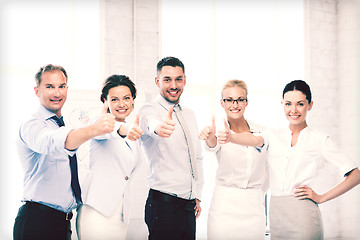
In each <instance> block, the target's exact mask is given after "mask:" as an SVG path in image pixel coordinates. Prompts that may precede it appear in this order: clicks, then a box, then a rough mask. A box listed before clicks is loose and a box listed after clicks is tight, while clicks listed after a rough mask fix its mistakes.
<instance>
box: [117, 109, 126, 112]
mask: <svg viewBox="0 0 360 240" xmlns="http://www.w3.org/2000/svg"><path fill="white" fill-rule="evenodd" d="M116 111H117V112H118V113H125V112H126V111H127V109H118V110H116Z"/></svg>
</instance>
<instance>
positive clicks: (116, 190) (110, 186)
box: [82, 130, 142, 223]
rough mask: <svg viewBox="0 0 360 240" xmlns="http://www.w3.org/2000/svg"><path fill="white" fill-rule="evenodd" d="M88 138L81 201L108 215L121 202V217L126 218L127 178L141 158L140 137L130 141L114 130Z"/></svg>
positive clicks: (129, 177) (126, 219) (127, 216)
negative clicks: (87, 168) (86, 169)
mask: <svg viewBox="0 0 360 240" xmlns="http://www.w3.org/2000/svg"><path fill="white" fill-rule="evenodd" d="M116 131H117V130H114V132H112V133H110V134H106V135H104V136H101V137H98V138H95V139H92V140H91V141H90V161H89V172H88V174H87V176H86V178H85V180H84V182H83V184H82V199H83V203H84V204H87V205H90V206H91V207H93V208H95V209H96V210H97V211H99V212H100V213H101V214H103V215H105V216H107V217H110V216H112V215H113V214H114V213H115V212H116V211H117V210H118V208H119V207H120V206H119V204H120V203H121V202H122V203H123V206H122V209H123V221H124V222H126V223H127V222H128V220H129V210H130V209H129V208H130V180H131V179H132V176H133V174H134V171H135V169H136V168H137V167H138V166H139V164H140V163H141V162H142V160H141V159H142V153H141V147H140V143H139V141H135V142H133V141H130V140H128V139H126V138H122V137H120V136H119V134H117V132H116Z"/></svg>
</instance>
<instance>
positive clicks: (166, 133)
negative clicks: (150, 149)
mask: <svg viewBox="0 0 360 240" xmlns="http://www.w3.org/2000/svg"><path fill="white" fill-rule="evenodd" d="M173 111H174V107H169V111H168V114H167V116H166V118H165V119H164V121H163V122H162V123H160V124H159V126H158V127H157V128H156V129H155V132H156V134H157V135H159V136H160V137H163V138H168V137H170V136H171V134H173V132H174V130H175V124H176V122H175V121H174V120H173V119H172V114H173Z"/></svg>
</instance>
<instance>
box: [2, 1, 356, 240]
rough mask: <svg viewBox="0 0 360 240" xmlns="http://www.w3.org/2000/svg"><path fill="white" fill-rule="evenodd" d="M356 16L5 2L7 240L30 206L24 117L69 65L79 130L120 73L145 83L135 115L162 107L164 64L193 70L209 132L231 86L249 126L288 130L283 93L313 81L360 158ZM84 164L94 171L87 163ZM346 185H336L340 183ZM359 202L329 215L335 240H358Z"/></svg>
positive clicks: (321, 105)
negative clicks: (52, 75)
mask: <svg viewBox="0 0 360 240" xmlns="http://www.w3.org/2000/svg"><path fill="white" fill-rule="evenodd" d="M40 3H41V4H40ZM223 4H224V5H223ZM299 4H300V5H299ZM358 7H359V0H341V1H340V0H339V1H336V0H311V1H310V0H304V7H303V6H302V1H283V0H271V1H252V2H251V1H245V0H243V1H237V2H235V1H230V0H229V1H228V2H227V1H215V0H213V1H211V0H208V1H206V0H202V1H182V2H181V3H180V4H178V5H177V4H176V1H171V0H164V1H163V3H162V4H161V1H158V0H151V1H148V0H119V1H112V0H104V1H100V3H99V2H98V1H88V2H84V1H80V0H72V1H64V2H51V1H50V2H42V1H39V2H36V1H35V2H26V1H20V0H15V1H3V2H1V3H0V15H1V21H0V24H1V27H0V31H1V36H2V40H1V43H0V49H1V51H0V52H1V54H2V56H1V58H0V76H1V109H2V113H3V115H2V116H3V117H2V118H1V120H0V124H1V128H2V129H1V131H2V133H3V137H2V141H1V159H2V161H1V165H0V166H1V169H2V170H1V173H2V174H1V190H2V191H3V192H4V195H2V196H3V197H2V198H1V199H0V205H1V210H2V213H3V214H2V219H1V225H0V228H1V229H0V238H1V239H11V236H12V226H13V221H14V219H15V216H16V213H17V208H18V207H19V205H20V204H21V203H20V199H21V195H22V190H21V188H22V171H21V170H20V169H21V166H20V162H19V160H18V159H17V155H16V154H15V151H16V150H15V147H14V144H13V143H14V140H15V136H16V132H17V129H18V126H19V125H20V123H21V121H22V119H23V116H24V115H28V114H29V113H30V112H32V111H33V109H34V108H35V107H36V106H37V104H38V100H37V98H36V97H35V95H34V93H33V90H32V88H33V86H34V80H33V76H34V74H35V72H36V70H37V69H38V68H39V67H40V66H41V65H44V64H47V63H54V64H60V65H63V66H64V67H65V68H66V69H67V71H68V73H69V87H70V90H69V100H68V102H67V104H66V107H65V108H64V111H65V112H66V113H68V116H67V118H68V120H69V121H72V122H73V124H75V125H76V124H81V123H79V122H78V121H77V120H76V116H77V115H78V114H80V112H81V111H83V110H84V111H85V112H87V113H88V114H89V115H91V114H92V113H93V111H94V110H96V108H97V107H98V106H99V105H97V104H99V101H98V94H99V90H100V85H101V83H102V81H103V80H104V79H105V77H107V76H108V75H110V74H113V73H121V74H127V75H129V76H130V77H131V78H132V79H134V80H135V82H136V85H137V87H138V89H139V97H138V99H137V101H136V108H138V107H139V106H140V105H141V103H142V102H144V101H148V100H151V99H153V97H154V96H155V95H156V93H157V89H156V87H155V85H154V76H155V65H156V62H157V61H158V60H159V59H160V58H162V57H164V56H166V55H175V56H177V57H179V58H180V59H181V60H183V61H184V63H185V66H186V71H187V76H188V85H187V86H186V89H185V93H184V96H183V101H184V103H186V104H189V105H193V107H194V108H195V110H196V111H197V113H198V120H199V125H200V127H201V126H203V125H204V124H206V123H207V119H209V118H210V116H211V114H214V113H217V114H219V115H218V116H219V117H220V118H221V117H222V115H221V114H220V113H221V109H219V107H218V100H219V99H218V98H219V95H218V93H219V91H220V88H221V85H222V83H223V82H224V81H226V80H228V79H229V78H240V79H243V80H245V81H246V82H247V83H248V84H249V91H250V94H249V97H250V103H249V108H248V111H247V117H248V118H250V119H253V120H255V121H257V120H258V121H257V122H260V123H262V124H264V125H267V124H269V125H277V124H280V123H282V118H281V117H278V116H282V112H281V107H280V104H279V103H280V100H281V99H280V98H281V96H280V92H281V90H282V87H283V85H284V84H285V83H286V82H288V81H290V80H293V79H299V78H304V79H305V80H307V81H308V82H309V83H310V85H311V87H312V90H313V92H314V100H315V106H314V109H313V110H312V112H311V113H310V115H309V117H310V119H309V120H310V123H311V124H313V125H314V126H315V127H317V128H320V129H322V130H325V131H327V132H330V134H331V135H333V136H334V137H335V139H336V140H338V142H339V144H340V145H341V147H342V148H343V149H344V150H345V151H347V152H348V153H349V155H350V157H352V158H354V159H359V156H360V152H359V151H360V150H356V149H358V147H357V146H358V145H359V137H358V136H359V134H360V131H359V128H358V127H356V124H355V123H356V122H358V120H359V110H360V109H359V107H358V104H357V103H358V102H359V100H360V99H359V95H358V93H357V91H358V90H359V84H360V83H359V81H358V78H359V76H360V74H359V67H358V63H359V61H358V59H359V55H360V49H359V46H360V41H359V35H358V33H359V24H360V21H359V13H360V11H359V8H358ZM303 8H304V14H303V13H302V9H303ZM169 9H172V11H170V10H169ZM227 13H228V14H227ZM262 17H263V18H262ZM194 19H196V21H194ZM290 20H291V21H290ZM237 21H238V22H237ZM290 22H292V23H291V24H290ZM302 22H304V23H305V24H304V25H303V24H302ZM166 23H170V24H168V25H166ZM185 23H186V24H185ZM289 24H290V25H289ZM54 26H56V27H54ZM302 34H305V41H304V42H303V41H302V39H304V38H303V37H301V36H302ZM224 42H225V43H224ZM294 45H295V47H294ZM160 46H161V47H160ZM227 47H230V48H227ZM89 103H90V104H89ZM194 103H195V104H194ZM90 105H91V106H90ZM259 109H260V110H261V116H260V117H259V115H258V113H259ZM74 110H76V111H77V112H73V111H74ZM264 115H266V116H268V117H267V120H268V121H264V119H265V118H263V116H264ZM73 116H75V120H72V119H73V118H72V117H73ZM324 119H325V120H324ZM83 150H85V149H83ZM83 153H84V155H86V151H85V152H83ZM204 157H205V158H206V159H205V160H208V162H207V164H208V165H206V167H205V169H206V171H207V172H206V173H205V175H206V177H207V179H206V182H205V184H206V188H205V189H204V191H205V192H204V193H205V194H204V200H203V202H202V204H203V208H204V211H203V213H202V216H201V217H200V219H199V221H198V236H199V238H205V237H206V218H207V213H206V211H207V210H206V209H207V207H208V206H209V203H210V199H211V193H212V184H213V181H214V172H215V169H216V161H215V159H214V157H213V156H212V155H210V154H207V153H205V152H204ZM84 159H85V158H84ZM85 161H86V160H85ZM81 164H83V165H81V166H85V167H86V162H82V163H81ZM142 170H143V171H142V172H140V173H139V175H138V176H137V177H138V181H137V183H138V184H137V185H136V184H135V186H134V189H135V190H136V191H135V193H136V194H135V195H134V199H135V202H136V203H135V204H134V206H135V211H134V215H133V220H134V219H135V220H136V219H137V220H139V221H140V222H141V219H142V217H143V207H144V198H145V197H146V186H145V184H146V183H145V178H146V165H145V166H143V169H142ZM325 170H326V171H332V170H331V169H325ZM325 170H324V171H325ZM82 173H85V172H82ZM334 176H335V175H334ZM340 179H341V178H340V177H334V179H333V182H336V181H337V180H340ZM10 182H11V184H10ZM324 183H326V184H328V185H329V186H330V185H332V182H331V181H326V182H324V181H323V182H322V181H320V182H319V189H321V188H323V189H326V188H327V187H328V185H326V184H325V185H324ZM359 192H360V191H359V187H357V189H355V190H353V191H351V192H349V193H348V194H346V195H345V196H343V197H341V198H340V199H337V200H334V201H333V203H330V204H328V206H326V205H325V206H322V208H323V209H324V211H325V213H324V214H323V216H324V218H325V220H324V222H326V226H325V229H326V232H325V234H326V235H327V236H328V237H342V239H345V238H347V239H351V237H354V236H359V234H360V233H359V231H360V229H359V228H358V222H359V220H360V217H359V215H360V210H359V204H358V203H359V200H360V199H359V198H360V196H359ZM138 223H139V222H136V221H135V222H133V223H132V224H131V226H130V233H132V234H140V235H141V234H145V235H146V229H144V228H142V231H143V232H141V231H139V229H138V228H137V226H138V225H137V224H138ZM142 224H143V223H142ZM142 227H144V225H142ZM144 231H145V232H144ZM134 236H135V235H134ZM138 236H139V235H138ZM141 236H144V235H141Z"/></svg>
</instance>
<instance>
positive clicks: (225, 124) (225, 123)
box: [224, 119, 230, 130]
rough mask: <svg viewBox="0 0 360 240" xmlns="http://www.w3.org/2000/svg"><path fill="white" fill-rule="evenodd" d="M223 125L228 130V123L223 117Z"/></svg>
mask: <svg viewBox="0 0 360 240" xmlns="http://www.w3.org/2000/svg"><path fill="white" fill-rule="evenodd" d="M224 126H225V129H226V130H229V129H230V128H229V125H228V122H227V121H226V119H224Z"/></svg>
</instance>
